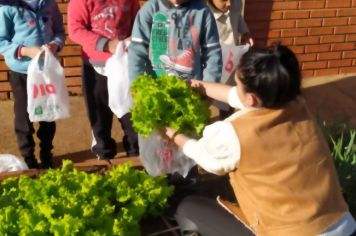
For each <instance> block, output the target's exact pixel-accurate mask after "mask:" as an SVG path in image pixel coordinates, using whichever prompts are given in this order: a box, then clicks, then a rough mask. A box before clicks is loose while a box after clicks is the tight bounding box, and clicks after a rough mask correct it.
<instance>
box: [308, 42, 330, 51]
mask: <svg viewBox="0 0 356 236" xmlns="http://www.w3.org/2000/svg"><path fill="white" fill-rule="evenodd" d="M328 51H330V45H329V44H321V45H307V46H306V47H305V53H313V52H328Z"/></svg>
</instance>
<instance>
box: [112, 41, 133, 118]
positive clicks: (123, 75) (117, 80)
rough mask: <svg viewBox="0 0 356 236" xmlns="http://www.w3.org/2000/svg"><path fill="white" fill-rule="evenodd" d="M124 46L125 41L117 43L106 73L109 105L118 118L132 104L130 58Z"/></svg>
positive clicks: (128, 109) (127, 110) (126, 111)
mask: <svg viewBox="0 0 356 236" xmlns="http://www.w3.org/2000/svg"><path fill="white" fill-rule="evenodd" d="M124 48H125V43H124V41H120V42H119V43H118V44H117V47H116V52H115V54H113V55H112V56H111V57H110V58H109V59H108V60H107V61H106V64H105V73H106V76H107V78H108V93H109V107H110V109H111V111H112V112H113V113H114V114H115V115H116V116H117V117H118V118H121V117H122V116H124V115H125V114H126V113H128V112H129V111H130V108H131V106H132V97H131V92H130V80H129V71H128V61H127V60H128V59H127V52H125V49H124Z"/></svg>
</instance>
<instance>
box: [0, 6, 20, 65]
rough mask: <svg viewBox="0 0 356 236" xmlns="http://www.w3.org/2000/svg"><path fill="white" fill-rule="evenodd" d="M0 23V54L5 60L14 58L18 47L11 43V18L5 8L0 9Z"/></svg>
mask: <svg viewBox="0 0 356 236" xmlns="http://www.w3.org/2000/svg"><path fill="white" fill-rule="evenodd" d="M0 22H1V27H0V54H2V55H3V56H4V57H5V58H10V57H12V58H15V57H16V55H17V48H18V47H19V46H20V45H19V44H17V43H14V42H12V41H11V32H12V29H13V27H12V17H11V15H10V13H9V11H7V10H6V8H5V7H0Z"/></svg>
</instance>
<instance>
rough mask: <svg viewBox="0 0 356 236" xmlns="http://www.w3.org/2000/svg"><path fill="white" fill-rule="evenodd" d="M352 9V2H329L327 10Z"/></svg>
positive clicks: (331, 0)
mask: <svg viewBox="0 0 356 236" xmlns="http://www.w3.org/2000/svg"><path fill="white" fill-rule="evenodd" d="M342 7H351V1H350V0H328V1H326V8H342Z"/></svg>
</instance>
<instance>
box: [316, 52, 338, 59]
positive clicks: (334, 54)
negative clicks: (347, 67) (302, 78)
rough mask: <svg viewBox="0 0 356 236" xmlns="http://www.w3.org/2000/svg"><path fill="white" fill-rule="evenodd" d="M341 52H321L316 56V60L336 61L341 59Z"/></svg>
mask: <svg viewBox="0 0 356 236" xmlns="http://www.w3.org/2000/svg"><path fill="white" fill-rule="evenodd" d="M341 56H342V53H341V52H323V53H319V54H318V60H336V59H341Z"/></svg>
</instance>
